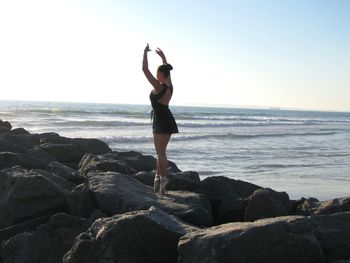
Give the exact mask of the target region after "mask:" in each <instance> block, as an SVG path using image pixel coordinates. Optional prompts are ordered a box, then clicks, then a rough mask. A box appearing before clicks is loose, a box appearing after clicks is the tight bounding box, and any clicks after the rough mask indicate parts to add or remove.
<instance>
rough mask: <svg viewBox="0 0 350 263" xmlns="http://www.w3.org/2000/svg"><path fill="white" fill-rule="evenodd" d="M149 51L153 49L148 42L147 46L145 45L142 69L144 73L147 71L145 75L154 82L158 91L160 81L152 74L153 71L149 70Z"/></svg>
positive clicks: (153, 84)
mask: <svg viewBox="0 0 350 263" xmlns="http://www.w3.org/2000/svg"><path fill="white" fill-rule="evenodd" d="M148 51H151V49H150V48H149V45H148V43H147V46H146V47H145V50H144V52H143V61H142V71H143V73H145V76H146V78H147V79H148V81H149V82H150V83H151V84H152V86H153V87H154V88H155V89H156V91H158V90H159V89H160V84H159V81H158V80H157V79H156V78H155V77H154V76H153V75H152V73H151V71H149V69H148V59H147V53H148Z"/></svg>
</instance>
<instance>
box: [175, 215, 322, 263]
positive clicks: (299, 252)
mask: <svg viewBox="0 0 350 263" xmlns="http://www.w3.org/2000/svg"><path fill="white" fill-rule="evenodd" d="M178 252H179V258H178V262H179V263H187V262H188V263H189V262H191V263H193V262H201V263H211V262H216V263H221V262H222V263H226V262H237V263H251V262H259V263H281V262H283V263H295V262H298V263H324V262H325V260H324V256H323V252H322V246H321V244H320V243H319V241H318V240H317V238H316V237H315V236H314V235H313V229H312V227H311V225H310V223H309V222H308V220H307V219H305V218H304V217H301V216H299V217H298V216H286V217H278V218H272V219H262V220H257V221H255V222H241V223H227V224H222V225H219V226H214V227H211V228H207V229H201V230H197V231H195V232H191V233H188V234H186V235H185V236H183V237H181V238H180V241H179V246H178Z"/></svg>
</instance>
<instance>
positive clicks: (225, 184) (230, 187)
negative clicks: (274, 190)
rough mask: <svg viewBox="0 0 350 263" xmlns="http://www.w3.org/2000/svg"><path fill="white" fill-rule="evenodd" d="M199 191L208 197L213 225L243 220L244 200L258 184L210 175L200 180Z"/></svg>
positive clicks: (257, 187) (245, 202) (258, 187)
mask: <svg viewBox="0 0 350 263" xmlns="http://www.w3.org/2000/svg"><path fill="white" fill-rule="evenodd" d="M200 188H201V192H202V193H204V194H206V195H207V196H208V197H209V200H210V204H211V208H212V211H213V217H214V225H218V224H223V223H228V222H235V221H244V213H245V209H246V207H247V201H246V200H245V199H246V198H248V197H249V196H250V195H252V194H253V193H254V191H255V190H257V189H260V188H261V187H260V186H257V185H254V184H251V183H248V182H244V181H241V180H234V179H231V178H227V177H224V176H211V177H207V178H205V179H204V180H203V181H201V182H200Z"/></svg>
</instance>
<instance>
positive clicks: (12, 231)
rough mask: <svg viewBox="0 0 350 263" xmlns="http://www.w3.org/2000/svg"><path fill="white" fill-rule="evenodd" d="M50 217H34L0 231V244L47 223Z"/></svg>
mask: <svg viewBox="0 0 350 263" xmlns="http://www.w3.org/2000/svg"><path fill="white" fill-rule="evenodd" d="M50 217H51V215H45V216H41V217H36V218H34V219H30V220H27V221H24V222H21V223H18V224H15V225H12V226H8V227H5V228H2V229H0V244H1V242H2V241H4V240H7V239H10V238H11V237H13V236H15V235H17V234H20V233H23V232H26V231H31V230H34V229H35V228H36V227H37V226H39V225H42V224H45V223H47V222H49V221H50ZM0 259H1V257H0ZM0 262H1V260H0Z"/></svg>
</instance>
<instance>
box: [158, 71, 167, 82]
mask: <svg viewBox="0 0 350 263" xmlns="http://www.w3.org/2000/svg"><path fill="white" fill-rule="evenodd" d="M157 79H158V81H160V82H162V83H164V81H165V78H164V75H163V73H161V72H159V71H157Z"/></svg>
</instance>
